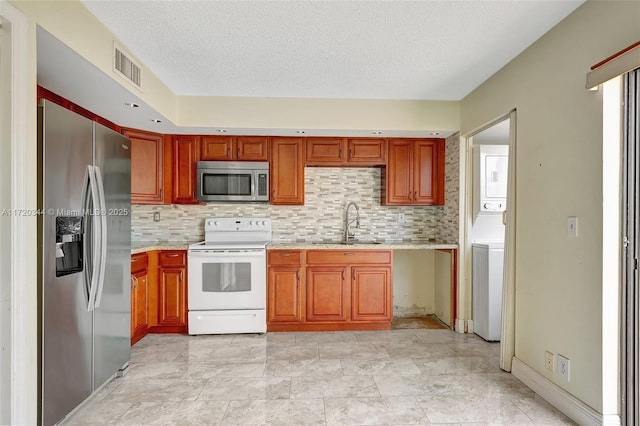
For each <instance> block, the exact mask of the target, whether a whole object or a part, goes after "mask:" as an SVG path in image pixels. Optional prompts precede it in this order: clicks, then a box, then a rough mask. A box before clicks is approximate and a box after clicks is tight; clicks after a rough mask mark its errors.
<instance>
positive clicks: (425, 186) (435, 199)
mask: <svg viewBox="0 0 640 426" xmlns="http://www.w3.org/2000/svg"><path fill="white" fill-rule="evenodd" d="M413 188H414V189H413V191H414V192H413V194H414V195H413V203H414V204H420V205H434V204H444V140H442V139H437V140H428V141H419V142H416V144H415V154H414V183H413Z"/></svg>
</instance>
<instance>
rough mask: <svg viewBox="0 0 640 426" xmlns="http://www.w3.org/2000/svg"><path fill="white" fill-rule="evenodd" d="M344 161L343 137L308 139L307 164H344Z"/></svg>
mask: <svg viewBox="0 0 640 426" xmlns="http://www.w3.org/2000/svg"><path fill="white" fill-rule="evenodd" d="M344 161H345V152H344V139H343V138H309V139H307V165H309V166H317V165H327V164H342V163H344Z"/></svg>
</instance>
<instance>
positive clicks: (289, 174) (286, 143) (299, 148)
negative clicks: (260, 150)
mask: <svg viewBox="0 0 640 426" xmlns="http://www.w3.org/2000/svg"><path fill="white" fill-rule="evenodd" d="M303 142H304V140H303V139H302V138H273V139H272V140H271V162H270V163H269V165H270V167H271V169H270V179H271V182H270V184H271V198H270V202H271V204H278V205H302V204H304V145H303Z"/></svg>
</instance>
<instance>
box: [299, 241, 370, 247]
mask: <svg viewBox="0 0 640 426" xmlns="http://www.w3.org/2000/svg"><path fill="white" fill-rule="evenodd" d="M311 244H314V245H341V246H354V245H367V244H382V241H353V240H352V241H349V242H348V243H347V242H344V241H314V242H312V243H311Z"/></svg>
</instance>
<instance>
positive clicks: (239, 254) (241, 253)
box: [188, 250, 266, 259]
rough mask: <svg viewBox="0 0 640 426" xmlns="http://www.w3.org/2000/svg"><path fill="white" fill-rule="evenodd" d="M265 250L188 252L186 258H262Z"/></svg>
mask: <svg viewBox="0 0 640 426" xmlns="http://www.w3.org/2000/svg"><path fill="white" fill-rule="evenodd" d="M265 254H266V250H243V251H240V250H199V251H190V252H189V253H188V257H189V258H191V259H211V258H214V257H223V258H227V257H263V256H265Z"/></svg>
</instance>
